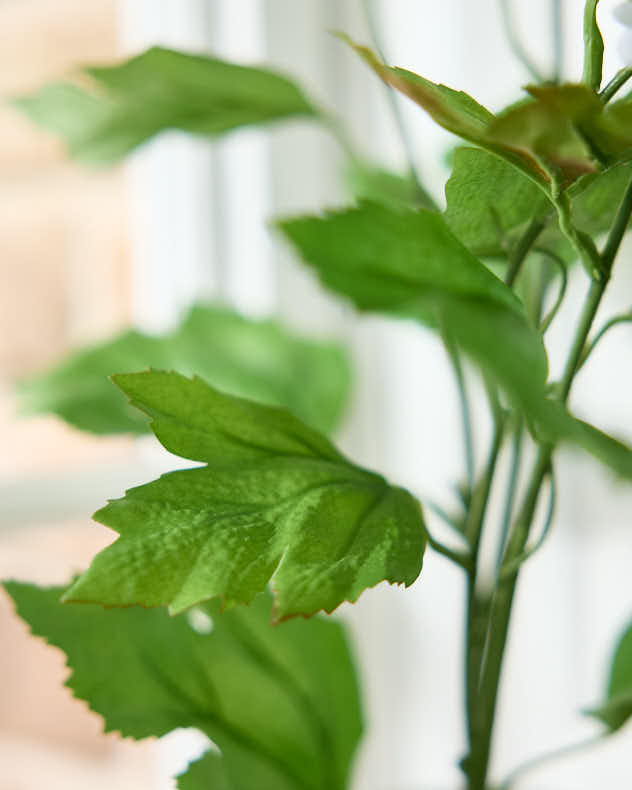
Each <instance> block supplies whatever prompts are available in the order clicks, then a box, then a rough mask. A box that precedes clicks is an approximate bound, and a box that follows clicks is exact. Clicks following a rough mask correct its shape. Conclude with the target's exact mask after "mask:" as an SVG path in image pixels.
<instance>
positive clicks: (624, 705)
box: [589, 624, 632, 732]
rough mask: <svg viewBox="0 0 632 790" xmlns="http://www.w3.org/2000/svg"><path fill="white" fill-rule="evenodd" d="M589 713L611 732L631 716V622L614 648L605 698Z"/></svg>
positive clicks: (621, 725)
mask: <svg viewBox="0 0 632 790" xmlns="http://www.w3.org/2000/svg"><path fill="white" fill-rule="evenodd" d="M589 713H590V714H591V715H593V716H596V717H597V718H598V719H601V721H603V722H604V724H605V725H606V726H607V727H608V729H609V730H610V731H611V732H615V731H616V730H618V729H620V728H621V727H623V725H624V724H625V723H626V722H627V721H628V719H630V718H631V717H632V624H630V625H629V626H628V628H627V629H626V631H625V632H624V633H623V635H622V636H621V638H620V640H619V643H618V644H617V647H616V648H615V651H614V655H613V658H612V665H611V668H610V679H609V681H608V690H607V692H606V699H605V701H604V702H603V704H602V705H600V706H599V708H596V709H595V710H592V711H589Z"/></svg>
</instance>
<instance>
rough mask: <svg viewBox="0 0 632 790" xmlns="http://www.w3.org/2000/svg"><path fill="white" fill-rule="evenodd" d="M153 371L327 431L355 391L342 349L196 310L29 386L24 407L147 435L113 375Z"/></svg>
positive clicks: (89, 351)
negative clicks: (195, 380) (170, 326)
mask: <svg viewBox="0 0 632 790" xmlns="http://www.w3.org/2000/svg"><path fill="white" fill-rule="evenodd" d="M148 367H156V368H163V369H170V368H174V369H177V370H178V371H180V372H181V373H183V374H185V375H192V374H198V375H200V376H203V377H204V378H207V379H208V380H209V381H211V382H212V383H213V384H214V385H215V386H217V387H218V388H219V389H221V390H224V391H226V392H229V393H231V394H233V395H240V396H244V397H250V398H252V399H254V400H259V401H262V402H264V403H269V404H272V405H279V406H287V407H288V408H289V409H291V410H292V411H293V412H295V413H296V414H297V415H298V416H299V417H301V419H304V420H305V421H306V422H308V423H309V424H310V425H314V426H315V427H317V428H319V429H320V430H323V431H325V432H330V431H332V430H333V429H334V428H335V426H336V425H337V423H338V421H339V419H340V416H341V414H342V411H343V409H344V405H345V402H346V400H347V397H348V393H349V386H350V383H349V382H350V370H349V362H348V359H347V357H346V355H345V353H344V350H343V349H342V348H341V347H340V346H338V345H337V344H335V343H328V342H317V341H312V340H307V339H304V338H301V337H299V336H296V335H294V334H293V333H291V332H290V331H289V330H287V329H284V328H283V327H281V326H280V325H279V324H277V323H276V322H274V321H255V320H251V319H248V318H245V317H243V316H241V315H239V314H238V313H236V312H233V311H232V310H229V309H228V308H224V307H215V306H212V305H197V306H195V307H193V308H192V310H191V311H190V313H189V314H188V315H187V316H186V317H185V319H184V321H183V322H182V323H181V324H180V326H179V327H177V328H176V329H175V330H173V331H171V332H167V333H166V334H164V335H161V336H149V335H144V334H142V333H140V332H137V331H135V330H128V331H126V332H124V333H123V334H121V335H119V336H117V337H115V338H114V339H112V340H109V341H107V342H105V343H101V344H99V345H97V346H93V347H91V348H86V349H83V350H80V351H78V352H75V353H74V354H72V355H71V356H69V357H68V358H67V359H65V360H64V361H63V362H61V364H58V365H57V366H55V367H54V368H52V369H51V370H49V371H47V372H45V373H41V374H39V375H36V376H35V377H33V378H31V379H30V380H28V381H25V382H23V383H22V384H21V386H20V395H21V403H22V409H23V411H25V412H26V413H29V414H34V413H36V414H46V413H53V414H57V415H59V416H60V417H62V418H63V419H64V420H66V421H67V422H69V423H70V424H71V425H74V426H75V427H77V428H80V429H82V430H86V431H92V432H94V433H122V432H134V433H143V432H146V431H147V430H148V425H147V420H146V419H144V418H143V415H141V414H140V412H138V411H137V410H136V409H132V408H131V407H130V406H129V404H128V403H127V402H126V400H125V398H124V397H123V396H122V395H121V393H120V391H119V390H118V389H117V388H116V387H113V386H112V384H111V382H110V380H109V376H110V374H112V373H131V372H136V371H138V370H143V369H145V368H148Z"/></svg>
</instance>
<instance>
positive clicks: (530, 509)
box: [468, 181, 632, 790]
mask: <svg viewBox="0 0 632 790" xmlns="http://www.w3.org/2000/svg"><path fill="white" fill-rule="evenodd" d="M631 214H632V181H631V182H630V184H629V185H628V188H627V190H626V194H625V196H624V198H623V200H622V202H621V205H620V206H619V209H618V211H617V216H616V218H615V222H614V225H613V227H612V230H611V231H610V235H609V236H608V240H607V242H606V246H605V248H604V251H603V253H602V256H601V260H600V266H599V270H600V273H601V276H600V277H599V278H598V279H593V280H592V281H591V285H590V289H589V290H588V294H587V295H586V299H585V302H584V306H583V308H582V312H581V314H580V316H579V321H578V324H577V329H576V332H575V336H574V340H573V343H572V345H571V349H570V351H569V354H568V357H567V360H566V365H565V366H564V372H563V374H562V378H561V380H560V384H559V388H558V390H557V399H558V400H559V401H560V402H561V403H565V402H566V401H567V399H568V395H569V392H570V388H571V385H572V382H573V378H574V376H575V374H576V373H577V369H578V365H579V361H580V359H581V357H582V353H583V350H584V347H585V345H586V340H587V338H588V334H589V332H590V329H591V327H592V324H593V321H594V319H595V315H596V313H597V309H598V307H599V304H600V302H601V299H602V297H603V294H604V292H605V290H606V287H607V284H608V281H609V278H610V273H611V269H612V265H613V262H614V259H615V257H616V254H617V252H618V250H619V247H620V245H621V241H622V239H623V234H624V232H625V229H626V228H627V225H628V221H629V219H630V215H631ZM553 449H554V446H553V445H552V444H542V445H541V446H540V448H539V450H538V454H537V457H536V461H535V465H534V467H533V471H532V473H531V477H530V480H529V483H528V486H527V489H526V492H525V495H524V499H523V504H522V508H521V510H520V512H519V514H518V516H517V518H516V521H515V523H514V528H513V530H512V532H511V535H510V538H509V541H508V543H507V548H506V550H505V555H504V557H503V565H505V566H506V567H507V566H509V565H510V564H511V563H512V562H513V561H514V560H515V559H516V558H518V557H520V556H521V555H522V554H523V553H524V550H525V546H526V543H527V540H528V537H529V529H530V526H531V522H532V521H533V516H534V513H535V509H536V506H537V503H538V496H539V493H540V489H541V486H542V483H543V481H544V478H545V477H546V475H547V472H548V470H549V468H550V464H551V456H552V454H553ZM518 572H519V569H518V568H516V571H515V573H513V574H511V575H509V576H505V578H503V579H499V581H498V583H497V586H496V590H495V593H494V597H493V601H492V607H491V611H490V621H489V634H488V640H487V648H486V652H485V663H484V666H483V671H482V677H481V683H480V691H479V694H478V703H477V706H476V709H475V711H474V713H475V715H474V716H473V717H472V718H471V719H470V721H471V733H472V735H471V742H472V750H471V754H470V759H469V761H468V774H469V779H470V784H469V788H470V790H485V786H486V781H487V772H488V766H489V757H490V747H491V738H492V731H493V726H494V718H495V711H496V699H497V696H498V688H499V684H500V676H501V669H502V663H503V656H504V652H505V648H506V645H507V635H508V632H509V622H510V618H511V609H512V604H513V598H514V594H515V590H516V584H517V580H518Z"/></svg>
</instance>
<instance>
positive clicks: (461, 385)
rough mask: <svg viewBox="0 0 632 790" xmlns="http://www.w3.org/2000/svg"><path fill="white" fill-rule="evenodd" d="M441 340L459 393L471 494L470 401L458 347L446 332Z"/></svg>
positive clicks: (471, 435)
mask: <svg viewBox="0 0 632 790" xmlns="http://www.w3.org/2000/svg"><path fill="white" fill-rule="evenodd" d="M443 342H444V345H445V347H446V350H447V352H448V356H449V357H450V362H451V363H452V369H453V371H454V377H455V379H456V384H457V391H458V394H459V408H460V411H461V425H462V429H463V447H464V450H465V470H466V474H467V483H468V488H469V493H470V495H471V493H472V489H473V487H474V431H473V429H472V412H471V409H470V401H469V397H468V393H467V387H466V384H465V375H464V373H463V365H462V364H461V356H460V354H459V350H458V348H457V347H456V346H455V344H454V343H452V342H451V341H450V340H449V339H448V337H447V334H446V333H443Z"/></svg>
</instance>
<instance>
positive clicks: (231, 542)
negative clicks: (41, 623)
mask: <svg viewBox="0 0 632 790" xmlns="http://www.w3.org/2000/svg"><path fill="white" fill-rule="evenodd" d="M113 378H114V381H115V383H116V384H117V385H118V386H119V387H120V388H121V389H122V390H123V392H125V394H126V395H127V396H128V397H129V398H130V400H131V402H132V404H133V405H134V406H136V407H138V408H140V409H142V410H143V411H144V412H146V413H147V414H148V415H150V417H151V418H152V423H151V427H152V430H153V431H154V433H155V434H156V436H157V437H158V439H159V440H160V442H161V443H162V444H163V445H164V446H165V447H166V448H167V450H169V451H170V452H172V453H175V454H177V455H180V456H182V457H184V458H189V459H191V460H194V461H202V462H205V463H206V466H203V467H199V468H195V469H188V470H185V471H178V472H173V473H171V474H168V475H164V476H163V477H161V478H160V479H158V480H155V481H154V482H152V483H149V484H147V485H143V486H139V487H138V488H133V489H131V490H129V491H128V492H127V493H126V495H125V497H124V498H122V499H118V500H114V501H112V502H110V503H109V504H108V505H106V506H105V507H104V508H102V509H101V510H99V511H98V512H97V513H96V514H95V516H94V518H95V519H96V520H97V521H100V522H101V523H103V524H105V525H106V526H109V527H112V528H113V529H115V530H116V531H117V532H118V533H119V535H120V537H119V539H118V540H117V541H115V543H113V544H112V545H111V546H109V547H108V548H106V549H105V550H104V551H102V552H101V553H100V554H99V555H97V557H96V558H95V559H94V560H93V562H92V565H91V566H90V568H89V569H88V570H87V571H86V572H85V573H84V574H83V575H82V576H80V577H79V579H78V580H77V581H76V582H75V583H74V584H73V585H72V587H71V588H70V590H69V591H68V592H67V593H66V599H67V600H70V601H88V602H100V603H103V604H106V605H110V606H111V605H114V606H126V605H129V604H135V603H138V604H142V605H144V606H162V605H168V606H169V608H170V610H171V611H172V612H178V611H181V610H183V609H185V608H187V607H189V606H191V605H193V604H195V603H198V602H199V601H204V600H207V599H209V598H213V597H215V596H220V597H221V598H222V599H223V601H224V602H225V603H226V605H227V606H232V605H235V604H238V603H249V602H250V601H252V599H253V598H254V596H255V595H256V594H257V593H258V592H261V591H262V590H264V589H265V588H266V586H267V585H268V582H269V581H270V580H272V584H273V588H274V590H275V593H276V605H275V612H276V616H277V617H278V618H279V619H284V618H287V617H291V616H294V615H306V616H308V615H311V614H313V613H314V612H316V611H318V610H320V609H324V610H325V611H327V612H331V611H333V609H335V608H336V607H337V606H339V605H340V604H341V603H342V602H343V601H345V600H348V601H354V600H356V599H357V598H358V596H359V595H360V593H361V592H362V591H363V590H365V589H366V588H367V587H372V586H374V585H376V584H378V583H379V582H381V581H385V580H386V581H389V582H390V583H397V584H406V585H409V584H412V582H413V581H414V580H415V579H416V578H417V576H418V574H419V572H420V570H421V562H422V554H423V550H424V546H425V534H424V527H423V522H422V516H421V510H420V507H419V504H418V503H417V501H416V500H415V499H414V498H413V497H412V496H411V495H410V494H409V493H408V492H407V491H405V490H403V489H401V488H394V487H391V486H390V485H388V484H387V483H386V482H385V480H384V479H383V478H381V477H380V476H379V475H376V474H373V473H371V472H368V471H366V470H364V469H361V468H360V467H357V466H355V465H353V464H351V463H350V462H349V461H347V459H345V458H344V457H343V456H342V455H341V454H340V453H339V452H338V451H337V450H336V448H335V447H334V446H333V445H332V444H331V443H330V442H329V441H328V440H327V439H326V438H325V437H324V436H323V435H321V434H320V433H318V432H317V431H315V430H313V429H311V428H308V427H307V426H306V425H305V424H304V423H302V422H301V421H300V420H299V419H297V418H296V417H294V416H293V415H292V414H291V413H290V412H288V411H286V410H284V409H278V408H273V407H270V406H263V405H260V404H256V403H253V402H250V401H246V400H242V399H240V398H235V397H232V396H230V395H225V394H222V393H220V392H219V391H217V390H215V389H213V388H212V387H210V386H209V385H208V384H206V383H205V382H204V381H202V380H201V379H199V378H194V379H187V378H185V377H184V376H181V375H179V374H176V373H162V372H157V371H152V372H147V373H138V374H129V375H119V376H114V377H113Z"/></svg>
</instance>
